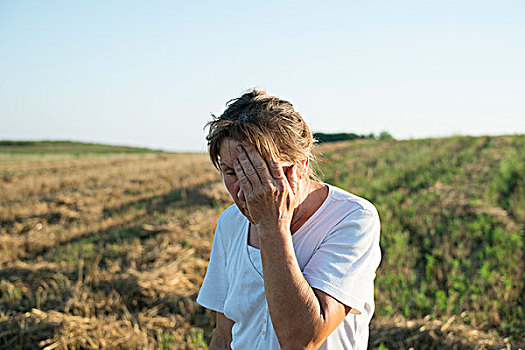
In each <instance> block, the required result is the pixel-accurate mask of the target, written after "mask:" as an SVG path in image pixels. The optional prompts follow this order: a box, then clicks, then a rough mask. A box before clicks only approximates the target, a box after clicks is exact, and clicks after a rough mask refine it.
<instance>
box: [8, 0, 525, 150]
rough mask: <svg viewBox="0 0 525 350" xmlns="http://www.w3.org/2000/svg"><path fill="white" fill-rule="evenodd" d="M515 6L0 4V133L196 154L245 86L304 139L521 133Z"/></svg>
mask: <svg viewBox="0 0 525 350" xmlns="http://www.w3.org/2000/svg"><path fill="white" fill-rule="evenodd" d="M524 19H525V2H524V1H522V0H519V1H505V0H502V1H468V0H465V1H447V0H441V1H416V0H413V1H409V0H406V1H397V0H387V1H385V0H382V1H376V0H370V1H349V0H347V1H286V0H283V1H259V2H248V1H52V0H50V1H30V0H28V1H8V0H0V139H16V140H42V139H45V140H77V141H86V142H102V143H109V144H119V145H131V146H141V147H150V148H155V149H164V150H171V151H192V152H201V151H205V149H206V141H205V135H206V132H205V130H204V129H203V127H204V125H205V124H206V122H207V121H208V120H210V118H211V114H212V113H213V114H216V115H220V114H221V113H222V111H223V110H224V108H225V103H226V102H227V101H228V100H230V99H232V98H235V97H238V96H240V95H241V94H242V93H243V92H245V91H246V90H247V89H250V88H253V87H260V88H263V89H265V90H266V91H267V92H268V93H269V94H272V95H275V96H278V97H281V98H284V99H287V100H289V101H291V102H292V103H293V105H294V107H295V108H296V110H298V111H299V112H300V113H301V115H302V116H303V117H304V118H305V120H306V121H307V123H308V124H309V126H310V128H311V129H312V130H313V131H318V132H355V133H359V134H368V133H372V132H373V133H379V132H381V131H388V132H389V133H391V134H392V135H393V136H394V137H395V138H398V139H410V138H426V137H444V136H451V135H500V134H515V133H518V134H524V133H525V96H524V95H525V20H524Z"/></svg>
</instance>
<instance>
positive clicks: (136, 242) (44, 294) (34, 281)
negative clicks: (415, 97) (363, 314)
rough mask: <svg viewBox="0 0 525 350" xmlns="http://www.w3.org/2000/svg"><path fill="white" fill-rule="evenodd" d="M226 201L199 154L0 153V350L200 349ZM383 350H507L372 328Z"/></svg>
mask: <svg viewBox="0 0 525 350" xmlns="http://www.w3.org/2000/svg"><path fill="white" fill-rule="evenodd" d="M331 147H335V146H331ZM229 203H230V199H229V196H228V195H227V193H226V191H225V190H224V189H223V186H222V184H221V182H220V177H219V174H218V173H217V172H216V171H215V170H214V169H213V168H212V167H211V165H210V164H209V160H208V158H207V156H206V155H199V154H197V155H191V154H187V155H182V154H147V153H146V154H116V155H115V154H113V155H112V154H108V155H97V156H90V157H75V156H72V155H69V154H63V155H56V154H44V155H38V156H35V155H32V154H26V155H12V154H5V153H0V349H16V348H19V349H41V348H44V349H84V348H87V349H118V348H122V349H171V348H173V349H199V348H204V347H205V346H206V345H205V342H206V341H207V340H208V339H209V337H210V336H211V330H212V329H213V322H214V315H213V314H212V313H211V312H208V311H206V310H203V309H202V308H201V307H200V306H198V305H197V304H196V302H195V298H196V295H197V292H198V288H199V286H200V284H201V282H202V277H203V275H204V272H205V268H206V264H207V261H208V258H209V252H210V248H211V237H212V233H213V229H214V226H215V224H216V219H217V218H218V216H219V215H220V213H221V212H222V210H223V209H224V208H225V207H226V206H228V205H229ZM381 343H382V344H384V345H385V346H387V347H388V348H390V349H393V348H400V349H404V348H406V349H408V348H409V347H414V348H435V349H442V348H450V349H467V348H468V349H470V348H472V349H493V348H509V347H510V345H509V344H508V342H507V341H506V340H505V339H501V338H499V337H498V336H497V335H496V334H495V333H482V332H478V331H477V330H473V329H469V328H467V327H466V326H464V325H462V323H461V321H460V320H459V319H457V320H454V322H453V324H452V322H451V323H447V324H443V323H441V322H440V321H436V320H434V321H432V320H412V321H404V320H401V319H375V320H374V323H373V326H372V329H371V345H372V346H373V347H379V346H380V345H381Z"/></svg>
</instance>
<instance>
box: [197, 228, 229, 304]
mask: <svg viewBox="0 0 525 350" xmlns="http://www.w3.org/2000/svg"><path fill="white" fill-rule="evenodd" d="M223 240H224V237H223V235H222V233H221V230H220V220H219V223H218V224H217V228H216V230H215V236H214V238H213V245H212V248H211V255H210V262H209V264H208V268H207V269H206V275H205V276H204V281H203V282H202V286H201V289H200V291H199V295H198V296H197V303H199V304H200V305H202V306H204V307H205V308H207V309H210V310H213V311H217V312H221V313H224V301H225V300H226V296H227V295H228V277H227V274H226V249H225V248H226V245H225V244H224V242H223Z"/></svg>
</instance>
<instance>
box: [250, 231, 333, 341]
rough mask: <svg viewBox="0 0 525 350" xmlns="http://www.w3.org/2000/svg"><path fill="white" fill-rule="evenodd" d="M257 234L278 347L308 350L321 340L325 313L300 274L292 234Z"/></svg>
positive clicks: (282, 232) (284, 232) (280, 232)
mask: <svg viewBox="0 0 525 350" xmlns="http://www.w3.org/2000/svg"><path fill="white" fill-rule="evenodd" d="M272 231H273V232H272ZM258 232H259V244H260V248H261V256H262V263H263V275H264V289H265V293H266V299H267V302H268V308H269V309H270V315H271V317H272V323H273V326H274V329H275V333H276V334H277V338H278V339H279V343H280V344H281V347H282V348H283V349H298V348H308V346H309V345H310V346H311V345H313V344H314V343H315V342H316V341H317V340H318V338H319V333H320V330H321V329H322V325H323V321H324V318H323V310H322V307H321V304H320V302H319V300H318V299H317V296H316V294H315V293H314V291H313V289H312V288H311V287H310V285H309V284H308V282H307V281H306V280H305V279H304V276H303V274H302V272H301V269H300V267H299V264H298V262H297V258H296V256H295V252H294V249H293V243H292V236H291V234H290V231H289V230H286V229H279V228H264V227H258ZM317 345H319V344H317Z"/></svg>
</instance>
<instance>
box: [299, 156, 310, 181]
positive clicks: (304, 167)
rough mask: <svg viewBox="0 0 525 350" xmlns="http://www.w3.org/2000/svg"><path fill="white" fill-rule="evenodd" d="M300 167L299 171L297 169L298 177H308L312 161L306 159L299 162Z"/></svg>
mask: <svg viewBox="0 0 525 350" xmlns="http://www.w3.org/2000/svg"><path fill="white" fill-rule="evenodd" d="M297 165H299V169H300V171H299V169H297V176H298V177H299V178H302V177H303V176H307V175H308V166H309V165H310V159H308V157H306V158H305V159H303V160H300V161H299V162H298V164H297Z"/></svg>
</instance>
